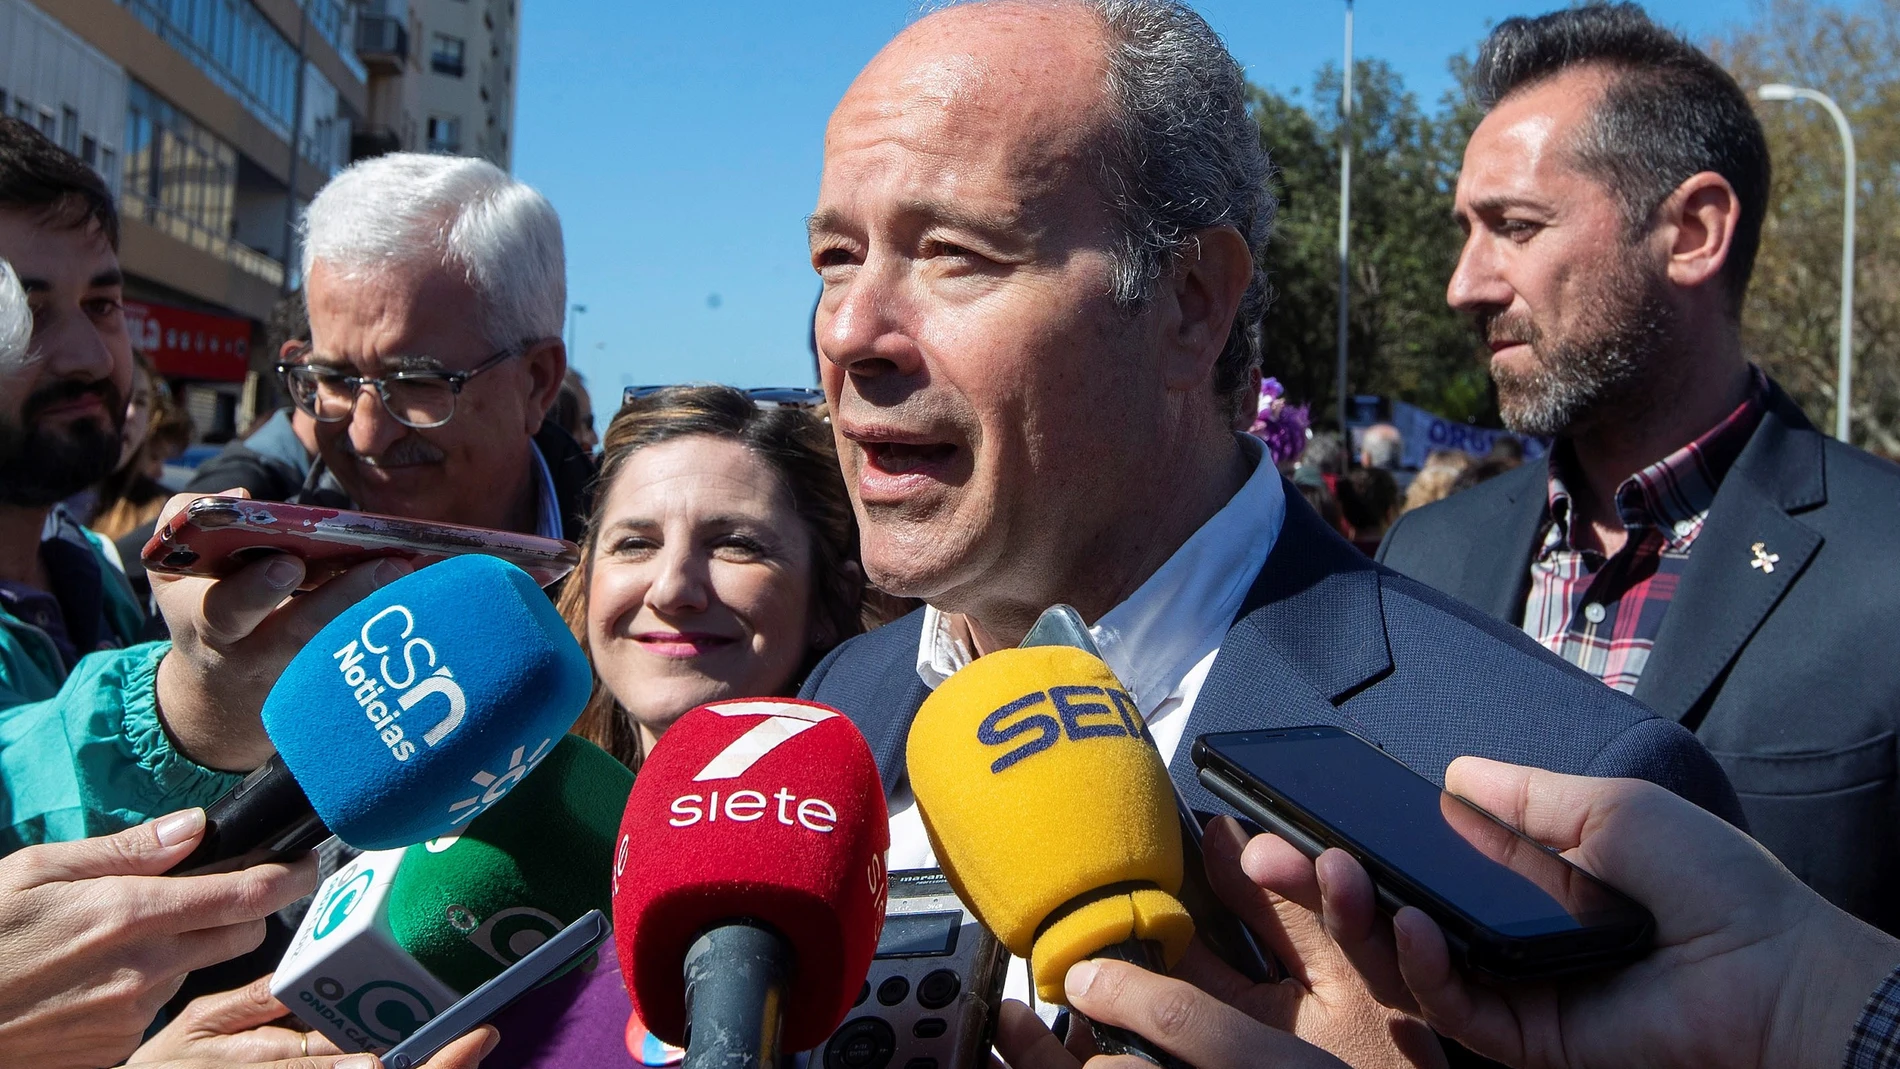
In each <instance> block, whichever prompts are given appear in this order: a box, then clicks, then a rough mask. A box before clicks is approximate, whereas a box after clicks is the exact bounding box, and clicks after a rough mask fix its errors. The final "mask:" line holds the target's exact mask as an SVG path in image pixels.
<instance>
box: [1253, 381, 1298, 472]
mask: <svg viewBox="0 0 1900 1069" xmlns="http://www.w3.org/2000/svg"><path fill="white" fill-rule="evenodd" d="M1312 423H1313V417H1312V414H1311V413H1310V412H1308V411H1307V407H1306V406H1305V405H1290V404H1288V403H1287V402H1286V388H1285V387H1284V386H1281V385H1280V380H1278V379H1271V378H1270V379H1263V380H1262V381H1261V383H1260V409H1259V412H1258V414H1256V415H1255V416H1254V421H1253V426H1252V427H1249V428H1248V429H1247V433H1249V434H1251V435H1253V436H1254V437H1255V438H1258V439H1260V440H1261V441H1263V442H1265V443H1266V444H1267V455H1268V456H1270V457H1272V458H1273V463H1274V464H1275V465H1276V466H1277V465H1280V464H1286V463H1289V462H1291V461H1294V460H1298V459H1299V456H1300V454H1301V453H1304V452H1306V429H1307V428H1308V427H1309V426H1311V425H1312Z"/></svg>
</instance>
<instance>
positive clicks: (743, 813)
mask: <svg viewBox="0 0 1900 1069" xmlns="http://www.w3.org/2000/svg"><path fill="white" fill-rule="evenodd" d="M890 842H891V836H890V820H889V816H888V813H887V811H886V809H885V806H884V787H883V783H882V782H881V781H880V780H879V778H878V773H877V764H876V762H875V761H874V760H873V759H872V757H871V749H870V747H869V746H867V745H866V744H865V741H864V737H863V736H862V735H860V734H859V733H858V729H857V727H856V726H855V725H853V724H852V723H851V721H850V720H848V719H846V718H845V717H843V716H842V715H840V714H839V713H838V712H837V711H835V710H833V709H830V708H827V707H825V706H823V705H816V704H813V703H811V702H801V701H795V700H792V699H788V698H761V699H750V700H740V701H727V702H715V703H713V704H711V705H706V706H701V707H700V708H698V709H694V710H692V711H691V712H689V713H687V714H686V715H685V716H683V717H681V718H680V719H679V721H678V722H677V723H675V724H674V725H673V726H672V727H671V728H668V729H667V732H666V734H665V736H664V737H662V738H661V739H660V742H659V745H657V746H655V747H654V748H653V753H652V754H651V755H649V756H648V757H647V759H646V761H645V763H643V764H642V765H641V766H640V775H639V777H638V778H637V779H636V780H635V781H634V785H633V794H632V795H631V796H630V797H629V798H628V799H627V812H626V816H625V818H624V819H623V820H622V821H621V825H620V848H619V854H618V855H617V856H616V858H615V860H614V932H615V936H614V938H615V941H616V942H617V944H618V945H619V949H620V965H621V970H622V974H623V975H624V976H625V977H626V979H627V990H628V992H629V993H630V994H631V995H632V996H633V1008H634V1012H635V1013H636V1014H637V1015H638V1016H639V1018H640V1020H642V1021H644V1022H645V1023H646V1026H647V1028H649V1029H650V1030H651V1031H652V1032H653V1034H654V1035H656V1036H659V1037H660V1038H661V1039H663V1040H666V1041H667V1042H668V1043H673V1044H677V1045H684V1044H685V1040H686V1036H685V1032H686V1012H685V1010H686V990H685V981H684V977H683V974H682V972H681V970H682V968H683V966H684V962H685V958H686V951H687V948H688V947H689V946H691V945H692V943H693V941H694V940H695V939H697V938H698V937H699V935H700V933H701V932H704V931H705V930H707V929H708V928H711V927H715V926H717V925H719V924H721V923H724V922H729V921H735V920H740V919H742V918H750V919H754V920H758V921H762V922H764V923H765V924H767V925H770V926H771V927H772V928H773V930H775V931H777V932H778V934H779V935H781V936H783V937H784V939H785V941H786V943H787V944H788V945H789V946H790V947H791V948H792V952H793V955H794V958H795V960H794V962H793V965H792V975H791V976H790V977H788V982H787V984H786V990H787V995H786V1005H785V1012H784V1022H785V1033H784V1038H783V1043H782V1046H783V1049H785V1050H788V1051H797V1050H806V1049H809V1048H811V1047H815V1046H817V1045H818V1044H819V1043H821V1042H823V1041H824V1039H825V1037H827V1036H829V1035H830V1034H831V1033H832V1032H833V1031H835V1030H836V1029H837V1027H838V1025H839V1024H840V1023H842V1022H843V1020H844V1016H845V1013H846V1011H848V1010H849V1009H850V1008H851V1003H852V1002H853V1001H854V1000H855V999H856V998H857V996H858V989H859V988H860V987H861V986H862V985H863V984H864V978H865V976H866V974H867V973H868V972H869V971H870V968H871V955H872V954H873V953H874V952H875V951H876V949H877V938H878V933H879V932H880V931H881V930H882V929H883V926H884V896H885V875H884V851H885V850H886V849H888V848H889V847H890Z"/></svg>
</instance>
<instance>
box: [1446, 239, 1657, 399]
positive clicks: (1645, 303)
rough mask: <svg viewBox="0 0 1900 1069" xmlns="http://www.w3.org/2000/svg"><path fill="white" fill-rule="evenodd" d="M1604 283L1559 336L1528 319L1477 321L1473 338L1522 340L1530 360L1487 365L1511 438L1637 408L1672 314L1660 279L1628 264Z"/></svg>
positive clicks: (1491, 316) (1485, 317)
mask: <svg viewBox="0 0 1900 1069" xmlns="http://www.w3.org/2000/svg"><path fill="white" fill-rule="evenodd" d="M1604 283H1605V284H1604V287H1603V290H1602V292H1601V293H1599V294H1598V295H1597V297H1596V298H1595V299H1594V300H1593V301H1592V302H1591V303H1590V306H1589V307H1587V308H1586V309H1584V312H1583V314H1582V315H1581V316H1580V317H1579V319H1578V322H1577V323H1576V325H1575V326H1574V327H1572V328H1571V329H1570V330H1568V331H1566V332H1565V333H1563V334H1562V335H1554V336H1553V335H1551V334H1550V333H1548V332H1547V331H1545V330H1544V329H1543V328H1542V327H1540V326H1539V325H1538V324H1537V323H1536V322H1534V321H1533V320H1532V319H1531V318H1530V317H1529V316H1523V315H1513V314H1511V313H1509V312H1488V313H1482V314H1480V315H1479V316H1478V318H1477V328H1478V333H1479V335H1480V336H1481V337H1483V338H1484V340H1485V341H1486V343H1487V344H1490V343H1495V342H1498V341H1518V342H1523V343H1525V344H1526V345H1528V346H1529V347H1530V350H1531V355H1532V357H1533V358H1534V362H1533V366H1532V367H1531V368H1529V369H1528V370H1527V369H1523V368H1506V367H1504V366H1502V365H1501V364H1499V363H1498V362H1497V361H1496V360H1493V361H1492V363H1491V378H1492V380H1493V381H1494V382H1496V383H1497V387H1498V413H1499V415H1501V416H1502V417H1503V418H1504V425H1505V426H1506V427H1508V428H1510V429H1511V430H1513V431H1515V432H1517V433H1518V434H1532V435H1542V436H1550V435H1574V434H1576V433H1577V432H1578V431H1580V430H1587V429H1588V428H1590V427H1592V426H1596V425H1599V424H1601V423H1603V422H1605V421H1606V420H1608V419H1614V418H1616V417H1619V416H1635V415H1636V414H1637V413H1636V412H1635V411H1634V410H1632V409H1631V406H1632V405H1640V402H1641V398H1640V396H1639V395H1640V394H1641V393H1642V387H1643V384H1644V382H1645V381H1646V380H1647V377H1648V376H1649V374H1650V373H1651V371H1652V370H1653V369H1654V368H1655V366H1656V364H1657V361H1658V360H1660V359H1664V358H1666V353H1667V350H1668V349H1669V347H1670V346H1671V344H1672V339H1673V338H1674V337H1675V327H1676V315H1675V311H1674V309H1673V308H1671V306H1670V305H1669V302H1668V301H1667V300H1666V299H1665V296H1664V293H1665V289H1664V285H1665V284H1664V283H1663V282H1662V280H1660V279H1656V278H1653V277H1651V276H1649V275H1646V274H1644V273H1643V272H1642V271H1641V270H1640V269H1639V268H1637V267H1635V266H1634V265H1630V264H1627V263H1626V264H1623V265H1620V266H1619V267H1618V268H1617V270H1616V271H1615V272H1614V273H1613V274H1612V275H1611V276H1610V277H1608V278H1606V279H1605V280H1604Z"/></svg>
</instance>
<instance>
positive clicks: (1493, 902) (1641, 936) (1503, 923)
mask: <svg viewBox="0 0 1900 1069" xmlns="http://www.w3.org/2000/svg"><path fill="white" fill-rule="evenodd" d="M1192 758H1193V760H1194V764H1195V766H1196V767H1197V768H1198V769H1199V773H1200V778H1201V782H1202V783H1204V784H1206V785H1207V789H1208V790H1210V791H1212V792H1213V793H1214V794H1215V795H1217V796H1219V797H1220V798H1222V799H1224V800H1225V801H1226V802H1227V803H1228V804H1230V805H1232V806H1233V807H1234V808H1235V809H1237V810H1239V811H1240V812H1241V813H1243V814H1245V815H1247V816H1248V817H1251V818H1252V819H1254V820H1255V821H1256V822H1258V823H1259V824H1260V826H1261V827H1263V828H1266V829H1267V830H1269V831H1272V832H1274V833H1275V834H1277V835H1279V836H1280V837H1281V838H1283V839H1285V840H1287V841H1288V842H1290V843H1292V844H1293V845H1294V846H1295V847H1297V848H1298V849H1299V850H1300V851H1301V852H1302V853H1304V854H1306V855H1307V856H1308V857H1317V856H1319V854H1320V852H1321V851H1323V850H1325V849H1327V848H1328V847H1338V848H1339V849H1342V850H1344V851H1346V852H1347V853H1349V854H1351V855H1352V856H1353V857H1354V858H1355V859H1357V860H1358V862H1359V863H1360V864H1361V865H1363V866H1365V869H1366V873H1367V875H1369V876H1371V877H1372V884H1373V888H1374V890H1375V891H1376V892H1377V894H1378V898H1379V906H1380V908H1381V909H1382V910H1384V911H1385V912H1387V913H1392V912H1396V911H1397V910H1398V909H1399V907H1401V906H1415V907H1417V908H1419V909H1421V910H1424V911H1425V913H1426V914H1427V915H1428V916H1430V917H1431V918H1432V919H1433V920H1434V921H1437V922H1438V926H1439V927H1440V928H1442V929H1443V930H1444V932H1445V937H1446V941H1447V942H1448V943H1449V944H1450V946H1451V950H1452V954H1453V956H1454V959H1455V960H1457V961H1458V962H1459V964H1460V965H1461V966H1462V967H1463V968H1465V969H1466V970H1467V971H1470V972H1474V973H1479V974H1483V975H1487V976H1490V977H1493V978H1496V979H1501V980H1528V979H1538V978H1544V977H1551V976H1560V975H1565V974H1569V973H1577V972H1585V971H1589V970H1593V969H1600V968H1605V967H1608V966H1612V965H1618V964H1622V963H1624V962H1628V961H1631V960H1634V959H1636V958H1639V957H1641V956H1642V955H1643V954H1645V953H1647V952H1648V950H1649V948H1650V945H1651V943H1652V942H1653V940H1654V938H1655V928H1656V922H1655V919H1654V918H1653V917H1651V916H1650V914H1649V911H1648V910H1646V909H1644V908H1643V907H1642V906H1640V905H1638V904H1637V903H1636V902H1635V901H1633V900H1632V899H1630V898H1629V897H1628V896H1626V895H1624V894H1623V893H1621V892H1619V891H1617V890H1616V889H1615V888H1613V887H1611V886H1610V885H1608V884H1606V883H1604V882H1602V881H1601V880H1598V879H1597V878H1596V877H1594V876H1592V875H1590V874H1589V873H1587V872H1585V871H1583V870H1582V869H1580V868H1578V867H1577V866H1575V865H1573V864H1571V863H1570V862H1569V861H1566V860H1564V858H1563V857H1562V856H1560V855H1559V854H1558V853H1557V852H1556V851H1554V850H1551V849H1549V848H1548V847H1545V846H1544V845H1543V844H1541V843H1539V842H1537V841H1536V840H1534V839H1532V838H1531V837H1530V836H1528V835H1525V834H1524V833H1523V832H1520V831H1518V830H1517V829H1516V828H1513V827H1511V826H1510V825H1509V824H1506V823H1504V822H1503V821H1501V820H1499V819H1498V818H1496V817H1494V816H1492V815H1491V814H1489V813H1487V812H1485V811H1484V810H1482V809H1479V808H1478V807H1477V806H1475V805H1472V804H1471V803H1470V802H1467V801H1465V800H1464V799H1463V798H1460V797H1458V796H1457V795H1455V794H1451V793H1449V792H1447V791H1445V790H1443V789H1441V788H1439V787H1438V786H1437V785H1436V784H1434V783H1432V782H1431V781H1430V780H1428V779H1426V778H1425V777H1423V776H1421V775H1419V774H1418V773H1416V772H1414V771H1412V770H1411V769H1410V768H1407V767H1406V766H1405V765H1404V764H1402V763H1400V762H1399V761H1398V760H1397V759H1395V758H1393V757H1392V756H1391V755H1390V754H1387V753H1386V752H1385V751H1384V750H1381V749H1379V748H1378V747H1377V746H1375V745H1373V744H1372V743H1370V742H1367V741H1366V740H1365V739H1363V738H1360V737H1359V736H1358V735H1355V734H1353V733H1352V732H1350V731H1346V730H1344V729H1342V728H1336V727H1296V728H1281V729H1271V730H1259V731H1229V732H1219V733H1216V734H1210V735H1202V736H1201V737H1200V738H1198V739H1196V740H1194V748H1193V751H1192Z"/></svg>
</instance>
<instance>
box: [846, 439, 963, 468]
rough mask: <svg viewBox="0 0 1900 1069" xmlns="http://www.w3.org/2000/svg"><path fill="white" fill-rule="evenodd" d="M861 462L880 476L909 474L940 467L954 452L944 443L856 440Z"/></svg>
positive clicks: (954, 448) (953, 448)
mask: <svg viewBox="0 0 1900 1069" xmlns="http://www.w3.org/2000/svg"><path fill="white" fill-rule="evenodd" d="M858 445H859V447H860V448H862V449H863V450H864V459H865V461H866V462H867V463H868V464H869V465H870V466H871V467H872V468H873V469H875V470H876V471H878V472H880V473H881V474H884V475H909V474H912V473H925V472H929V471H933V470H941V469H942V468H943V467H944V466H945V465H947V464H948V463H949V462H950V458H951V457H953V456H955V455H956V452H957V447H956V446H954V445H951V444H949V443H948V442H889V441H865V442H859V443H858Z"/></svg>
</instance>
